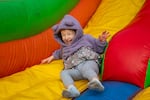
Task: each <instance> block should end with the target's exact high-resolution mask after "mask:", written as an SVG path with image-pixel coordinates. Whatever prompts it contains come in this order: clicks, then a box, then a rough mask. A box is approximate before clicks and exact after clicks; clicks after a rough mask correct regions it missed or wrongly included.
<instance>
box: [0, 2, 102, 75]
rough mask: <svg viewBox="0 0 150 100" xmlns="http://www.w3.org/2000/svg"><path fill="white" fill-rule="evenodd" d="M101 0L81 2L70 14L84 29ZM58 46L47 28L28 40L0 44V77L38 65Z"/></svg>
mask: <svg viewBox="0 0 150 100" xmlns="http://www.w3.org/2000/svg"><path fill="white" fill-rule="evenodd" d="M100 1H101V0H93V1H92V2H91V0H81V1H80V2H79V3H78V4H77V5H76V7H75V8H73V9H72V11H71V12H70V14H71V15H73V16H74V17H76V18H77V19H78V20H79V21H80V23H81V26H82V27H84V26H85V25H86V23H87V22H88V20H89V19H90V18H91V16H92V15H93V13H94V12H95V11H96V9H97V7H98V6H99V3H100ZM58 47H59V45H58V44H57V43H56V41H55V40H54V39H53V32H52V30H51V29H50V28H49V29H47V30H45V31H43V32H42V33H39V34H38V35H35V36H32V37H30V38H26V39H22V40H16V41H11V42H7V43H1V44H0V65H1V66H0V77H4V76H8V75H11V74H13V73H16V72H19V71H22V70H24V69H26V68H27V67H30V66H33V65H36V64H39V63H40V61H41V60H42V59H43V58H45V57H48V56H49V55H51V53H52V52H53V51H54V50H55V49H57V48H58Z"/></svg>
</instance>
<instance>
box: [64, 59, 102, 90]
mask: <svg viewBox="0 0 150 100" xmlns="http://www.w3.org/2000/svg"><path fill="white" fill-rule="evenodd" d="M98 74H99V68H98V64H97V63H96V62H95V61H94V60H88V61H84V62H83V63H81V64H79V65H78V66H76V67H74V68H72V69H66V70H63V71H62V72H61V79H62V81H63V83H64V85H65V87H68V86H69V85H71V84H74V80H82V79H88V80H89V81H90V80H91V79H92V78H93V77H97V76H98Z"/></svg>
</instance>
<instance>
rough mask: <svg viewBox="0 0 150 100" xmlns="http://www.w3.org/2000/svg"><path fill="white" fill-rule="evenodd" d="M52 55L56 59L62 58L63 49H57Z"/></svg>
mask: <svg viewBox="0 0 150 100" xmlns="http://www.w3.org/2000/svg"><path fill="white" fill-rule="evenodd" d="M52 55H53V56H54V59H62V49H58V50H55V51H54V52H53V54H52Z"/></svg>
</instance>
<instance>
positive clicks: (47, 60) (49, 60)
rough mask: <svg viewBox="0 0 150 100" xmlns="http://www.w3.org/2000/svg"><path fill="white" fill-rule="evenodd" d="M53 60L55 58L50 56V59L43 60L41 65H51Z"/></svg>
mask: <svg viewBox="0 0 150 100" xmlns="http://www.w3.org/2000/svg"><path fill="white" fill-rule="evenodd" d="M53 59H54V57H53V56H50V57H48V58H46V59H43V60H42V61H41V64H45V63H50V62H51V61H52V60H53Z"/></svg>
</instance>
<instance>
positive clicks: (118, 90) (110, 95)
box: [75, 81, 141, 100]
mask: <svg viewBox="0 0 150 100" xmlns="http://www.w3.org/2000/svg"><path fill="white" fill-rule="evenodd" d="M102 84H103V85H104V87H105V90H104V91H102V92H99V91H96V90H89V89H88V90H86V91H85V92H83V93H82V94H81V95H80V96H79V97H78V98H75V100H129V99H130V98H131V97H132V96H133V95H134V94H135V93H137V92H138V91H140V90H141V88H139V87H137V86H135V85H132V84H129V83H125V82H118V81H105V82H103V83H102Z"/></svg>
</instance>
